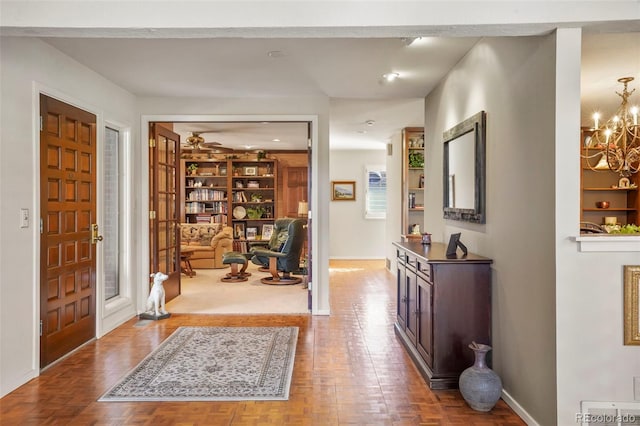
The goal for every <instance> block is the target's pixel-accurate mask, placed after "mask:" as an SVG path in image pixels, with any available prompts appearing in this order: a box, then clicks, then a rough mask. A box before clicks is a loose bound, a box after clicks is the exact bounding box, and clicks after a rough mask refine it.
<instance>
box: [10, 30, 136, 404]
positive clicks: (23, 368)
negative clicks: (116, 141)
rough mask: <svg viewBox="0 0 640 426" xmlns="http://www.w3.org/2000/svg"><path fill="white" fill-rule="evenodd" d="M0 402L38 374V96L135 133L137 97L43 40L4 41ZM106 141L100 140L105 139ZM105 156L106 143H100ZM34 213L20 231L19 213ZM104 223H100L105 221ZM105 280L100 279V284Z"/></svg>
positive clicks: (100, 122)
mask: <svg viewBox="0 0 640 426" xmlns="http://www.w3.org/2000/svg"><path fill="white" fill-rule="evenodd" d="M0 64H1V67H2V68H1V78H2V80H1V85H2V95H1V113H0V122H1V125H0V218H1V220H0V235H1V236H2V238H0V378H1V381H0V396H2V395H4V394H6V393H8V392H10V391H11V390H13V389H14V388H15V387H17V386H19V385H21V384H23V383H25V382H26V381H27V380H29V379H30V378H32V377H35V376H36V375H37V374H38V371H39V365H38V363H39V360H38V348H39V342H38V336H37V334H36V330H37V329H38V327H37V326H36V324H37V321H38V320H39V318H40V313H39V310H38V309H39V302H38V300H39V265H40V263H39V259H40V254H39V237H40V233H39V208H40V204H39V198H38V197H39V192H38V191H37V190H36V189H37V188H38V187H39V182H38V179H39V172H38V171H39V168H40V165H39V162H38V161H39V157H38V153H39V145H38V143H39V142H38V141H39V132H38V130H39V129H38V127H36V124H37V121H38V120H37V108H38V105H39V100H38V90H43V91H44V92H46V93H47V94H49V95H50V96H53V97H59V98H61V99H62V100H64V101H66V102H68V103H72V104H76V105H78V106H79V107H81V108H83V109H85V110H89V111H90V112H93V113H95V114H97V115H98V127H99V128H100V127H101V126H102V123H103V120H105V119H108V120H113V121H117V122H120V123H124V124H129V125H131V124H132V123H133V122H134V98H133V96H132V95H131V94H129V93H127V92H126V91H124V90H122V89H121V88H119V87H117V86H115V85H114V84H112V83H110V82H108V81H106V80H105V79H104V78H102V77H101V76H99V75H98V74H96V73H94V72H93V71H91V70H89V69H88V68H86V67H84V66H82V65H79V64H77V63H76V62H74V61H73V60H71V59H70V58H69V57H67V56H64V55H62V54H61V53H60V52H58V51H57V50H55V49H53V48H51V47H50V46H48V45H47V44H45V43H43V42H41V41H39V40H37V39H26V38H25V39H14V38H8V37H2V38H1V39H0ZM98 133H100V132H98ZM98 143H99V148H100V143H101V141H100V140H99V141H98ZM20 208H28V209H29V211H30V213H31V225H30V227H29V228H20V227H19V221H18V218H19V209H20ZM98 221H100V217H99V218H98ZM98 280H100V277H98Z"/></svg>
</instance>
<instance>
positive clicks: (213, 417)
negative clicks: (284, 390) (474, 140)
mask: <svg viewBox="0 0 640 426" xmlns="http://www.w3.org/2000/svg"><path fill="white" fill-rule="evenodd" d="M330 283H331V309H332V315H331V316H326V317H313V316H310V315H255V316H236V315H187V314H174V315H172V316H171V318H169V319H166V320H161V321H157V322H151V323H150V324H148V325H145V326H142V327H140V326H138V327H136V326H135V324H136V322H137V320H136V319H132V320H131V321H129V322H127V323H126V324H124V325H123V326H121V327H119V328H118V329H116V330H114V331H113V332H111V333H109V334H108V335H107V336H105V337H103V338H102V339H100V340H98V341H94V342H91V343H90V344H88V345H86V346H84V347H83V348H81V349H80V350H79V351H77V352H76V353H74V354H72V355H71V356H69V357H67V358H66V359H63V360H62V361H60V362H59V363H57V364H55V365H53V366H52V367H50V368H48V369H47V370H45V371H43V372H42V374H41V375H40V376H39V377H37V378H35V379H33V380H31V381H30V382H29V383H27V384H25V385H24V386H22V387H20V388H19V389H17V390H15V391H14V392H12V393H10V394H9V395H6V396H5V397H4V398H2V399H0V424H2V425H157V426H161V425H272V424H277V425H355V424H357V425H478V426H480V425H503V426H515V425H524V424H525V423H524V422H523V421H522V420H521V419H520V418H519V417H518V416H517V415H516V414H515V413H514V412H513V411H512V410H511V409H510V408H509V407H508V406H507V405H506V404H505V403H504V402H503V401H502V400H501V401H499V402H498V404H497V406H496V407H495V408H494V409H493V410H492V411H491V412H490V413H478V412H475V411H473V410H472V409H470V408H469V407H468V406H467V405H466V403H465V402H464V400H463V399H462V397H461V396H460V393H459V392H458V391H457V390H450V391H432V390H430V389H429V388H428V387H427V385H426V384H425V382H424V380H423V379H422V377H421V376H420V374H419V373H418V371H417V369H416V368H415V367H414V366H413V364H412V362H411V360H410V358H409V356H408V355H407V353H406V352H405V350H404V349H403V347H402V345H401V343H400V342H399V341H398V339H397V338H396V337H395V335H394V332H393V323H394V317H395V277H394V276H393V275H392V274H390V273H388V272H387V271H386V270H385V269H384V265H383V263H382V262H378V261H333V262H331V279H330ZM182 325H191V326H277V325H290V326H298V327H300V333H299V340H298V346H297V351H296V359H295V366H294V373H293V378H292V383H291V392H290V398H289V400H288V401H246V402H137V403H124V402H97V399H98V398H99V397H100V396H101V395H102V394H103V393H104V392H105V391H106V390H107V389H108V388H109V387H110V386H112V385H113V384H114V383H115V382H117V381H118V379H119V378H121V377H122V376H123V375H124V374H126V373H127V372H128V371H129V370H130V369H131V368H133V367H134V366H135V365H136V364H137V363H138V362H140V361H141V360H142V359H143V358H144V357H145V356H146V355H147V354H148V353H149V352H151V351H152V350H153V349H154V348H155V347H156V346H157V345H158V344H159V343H160V342H162V341H163V340H164V339H165V338H166V337H167V336H168V335H169V334H171V333H172V332H173V331H174V330H175V329H176V327H178V326H182Z"/></svg>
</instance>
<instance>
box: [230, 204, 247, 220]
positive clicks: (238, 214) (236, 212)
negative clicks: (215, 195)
mask: <svg viewBox="0 0 640 426" xmlns="http://www.w3.org/2000/svg"><path fill="white" fill-rule="evenodd" d="M246 216H247V210H246V209H245V208H244V207H242V206H236V207H235V208H234V209H233V217H234V218H236V219H244V218H245V217H246Z"/></svg>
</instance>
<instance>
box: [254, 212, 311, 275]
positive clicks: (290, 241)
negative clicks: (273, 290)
mask: <svg viewBox="0 0 640 426" xmlns="http://www.w3.org/2000/svg"><path fill="white" fill-rule="evenodd" d="M303 225H304V221H302V220H300V219H293V218H282V219H276V221H275V222H274V224H273V235H272V236H271V239H270V240H269V247H268V248H254V249H253V257H252V258H251V262H253V263H255V264H256V265H260V266H265V265H268V266H269V272H270V273H271V276H270V277H266V278H262V279H261V280H260V282H262V283H263V284H277V285H288V284H298V283H300V282H302V278H299V277H292V276H291V273H292V272H297V271H298V270H299V269H300V254H301V252H302V246H303V244H304V239H305V230H304V227H303ZM280 273H282V275H280Z"/></svg>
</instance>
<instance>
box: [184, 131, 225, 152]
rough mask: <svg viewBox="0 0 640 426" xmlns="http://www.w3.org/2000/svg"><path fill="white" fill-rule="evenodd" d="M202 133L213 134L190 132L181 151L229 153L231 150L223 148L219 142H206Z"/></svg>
mask: <svg viewBox="0 0 640 426" xmlns="http://www.w3.org/2000/svg"><path fill="white" fill-rule="evenodd" d="M204 133H214V132H213V131H207V132H191V136H188V137H187V138H186V139H185V144H186V145H183V147H182V150H183V151H187V152H191V153H203V152H205V153H206V152H208V153H216V152H217V153H222V152H231V151H233V149H232V148H225V147H223V146H222V144H221V143H220V142H207V141H206V140H205V139H204V138H203V137H202V136H200V135H202V134H204Z"/></svg>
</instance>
